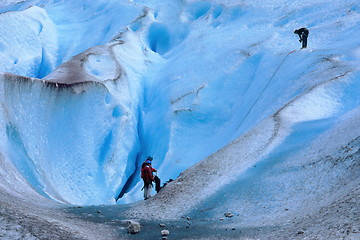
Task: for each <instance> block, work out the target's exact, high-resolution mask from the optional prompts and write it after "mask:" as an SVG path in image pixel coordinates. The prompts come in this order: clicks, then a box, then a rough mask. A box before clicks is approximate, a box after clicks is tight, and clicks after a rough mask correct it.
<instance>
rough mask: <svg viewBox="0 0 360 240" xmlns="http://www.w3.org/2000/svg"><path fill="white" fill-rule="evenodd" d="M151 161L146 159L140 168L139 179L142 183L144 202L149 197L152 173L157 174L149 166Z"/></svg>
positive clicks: (148, 158)
mask: <svg viewBox="0 0 360 240" xmlns="http://www.w3.org/2000/svg"><path fill="white" fill-rule="evenodd" d="M152 160H153V158H152V157H147V158H146V160H145V162H144V163H143V164H142V166H141V178H142V179H143V181H144V187H143V189H144V200H146V199H148V198H150V197H151V190H152V187H153V185H152V182H153V181H155V179H154V175H153V172H157V170H156V169H155V168H153V167H152V166H151V161H152Z"/></svg>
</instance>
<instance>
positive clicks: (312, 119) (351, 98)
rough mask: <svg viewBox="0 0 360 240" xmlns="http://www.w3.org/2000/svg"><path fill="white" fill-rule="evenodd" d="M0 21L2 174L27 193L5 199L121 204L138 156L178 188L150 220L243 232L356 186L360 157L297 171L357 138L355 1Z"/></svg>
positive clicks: (23, 14) (50, 2) (119, 7)
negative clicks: (236, 224) (225, 216)
mask: <svg viewBox="0 0 360 240" xmlns="http://www.w3.org/2000/svg"><path fill="white" fill-rule="evenodd" d="M0 11H1V14H0V33H1V34H0V71H1V73H0V103H1V110H0V160H1V162H2V165H1V167H2V168H3V169H0V170H1V171H0V174H1V176H2V177H1V179H10V180H11V179H12V178H14V179H15V178H16V179H21V178H23V179H25V182H26V183H27V184H29V186H26V187H24V185H23V184H20V183H17V181H14V182H13V183H12V181H8V182H4V183H2V188H3V189H6V191H7V192H10V193H11V192H12V191H13V190H11V189H16V188H21V189H23V191H24V192H25V195H26V193H28V192H31V191H32V189H34V190H35V191H36V192H37V193H39V194H40V195H42V196H44V197H45V198H49V199H53V200H55V201H57V202H60V203H69V204H75V205H82V206H84V205H102V204H105V205H112V204H115V203H116V202H115V199H116V198H117V197H118V196H119V197H120V199H119V200H118V201H117V203H118V204H124V203H133V202H136V201H139V200H141V199H142V192H141V188H142V181H141V179H140V173H139V171H140V169H139V168H140V166H141V163H142V162H143V161H144V159H145V158H146V157H147V156H149V155H150V156H153V157H154V162H153V166H154V167H155V168H157V169H158V175H159V177H160V178H161V179H162V180H163V181H166V180H168V179H177V178H178V181H177V182H176V183H174V184H173V186H172V188H171V187H169V190H168V191H166V189H164V191H162V192H160V193H161V194H159V195H160V196H159V197H158V198H157V199H156V197H155V199H154V204H153V205H152V206H151V207H152V208H153V209H156V210H158V211H157V212H159V214H165V213H166V214H168V215H169V218H171V217H172V216H176V217H178V216H180V215H181V214H182V213H183V212H189V214H194V218H196V214H195V213H194V211H195V210H194V209H213V210H209V211H207V216H208V217H214V216H218V215H219V214H221V213H222V212H224V211H226V210H231V211H233V212H237V213H238V214H242V215H244V216H247V217H249V218H250V217H252V220H251V221H252V222H251V221H250V220H249V222H248V224H251V223H256V222H258V221H260V220H261V219H262V220H263V221H265V220H264V219H267V218H269V216H270V215H271V214H273V215H274V212H271V211H272V210H274V209H276V208H278V207H279V202H280V203H281V204H282V206H281V207H283V206H285V207H284V208H291V206H296V207H297V208H298V209H302V207H303V206H305V204H308V203H309V202H313V201H317V200H319V199H322V198H321V197H322V196H325V195H326V194H328V195H331V193H333V191H335V190H334V189H336V186H337V184H339V183H340V182H341V183H343V182H347V181H348V182H353V181H354V182H356V181H359V174H358V173H357V172H356V171H355V170H354V169H358V168H359V166H358V164H357V165H356V162H358V159H357V160H356V159H351V161H350V160H349V161H350V162H346V161H345V162H341V163H338V164H335V165H336V166H335V165H334V166H335V167H334V166H332V165H331V164H330V163H329V162H327V161H325V163H324V164H323V165H321V166H319V167H318V168H314V169H311V170H308V169H307V166H309V165H311V164H310V162H311V161H314V162H316V161H315V159H325V157H326V155H328V156H333V155H336V156H338V157H339V158H341V157H344V156H345V155H346V154H348V152H342V153H341V154H339V151H340V150H336V149H343V148H344V146H347V147H349V146H350V145H349V144H350V142H351V141H353V140H354V139H357V137H358V136H360V135H358V134H359V128H358V126H357V125H358V124H357V121H356V119H358V117H359V114H358V113H359V106H360V97H359V94H358V92H359V89H360V83H359V77H360V72H359V69H360V65H359V59H360V41H359V38H358V37H357V33H358V32H359V30H360V24H359V23H360V7H359V4H358V2H357V1H355V0H345V1H340V2H336V3H331V4H329V3H328V2H327V1H322V0H319V1H310V0H303V1H285V0H276V1H267V0H266V1H260V0H255V1H241V0H234V1H217V0H212V1H195V0H188V1H181V0H173V1H160V0H150V1H144V0H132V1H126V0H118V1H114V0H113V1H105V0H99V1H90V0H81V1H71V0H63V1H60V0H26V1H16V0H11V1H10V0H9V1H5V2H4V3H0ZM304 26H306V27H307V28H308V29H309V30H310V35H309V40H308V48H307V49H303V50H299V48H300V47H301V46H300V43H299V42H298V39H297V36H296V35H295V34H293V31H294V29H296V28H300V27H304ZM354 141H355V140H354ZM354 141H353V142H354ZM353 142H351V143H353ZM355 142H356V141H355ZM356 143H357V142H356ZM351 146H352V147H351V150H349V152H351V153H352V154H353V155H354V154H356V153H357V149H358V148H359V145H356V144H355V145H351ZM349 148H350V147H349ZM332 151H334V153H332ZM336 151H337V152H336ZM321 154H322V155H321ZM332 154H333V155H332ZM353 155H352V157H353ZM346 156H347V155H346ZM329 158H330V157H329ZM349 158H350V157H349ZM329 164H330V165H331V166H330V165H329ZM8 166H12V167H11V169H13V170H11V171H12V172H11V174H12V175H11V174H10V175H7V174H6V173H5V172H6V169H7V168H9V169H10V167H8ZM313 166H317V165H316V164H315V163H313ZM354 166H355V167H354ZM350 167H351V169H352V170H353V171H349V168H350ZM208 169H211V171H210V174H209V173H207V172H206V171H208ZM330 169H331V170H330ZM332 169H334V170H332ZM318 172H323V173H324V174H323V175H317V173H318ZM13 175H14V176H16V177H14V176H13ZM179 176H180V177H179ZM310 176H311V177H310ZM315 183H319V185H316V184H315ZM327 183H328V184H327ZM207 184H210V185H211V188H209V187H207ZM189 186H191V189H192V190H191V191H193V193H192V194H191V193H189V191H190V190H186V189H188V188H190V187H189ZM186 187H188V188H186ZM294 189H296V190H294ZM311 189H316V190H317V192H316V193H313V192H312V191H311ZM15 192H16V191H15ZM234 192H237V193H238V194H235V193H234ZM29 194H30V193H29ZM167 194H168V195H167ZM170 194H172V195H170ZM184 195H185V196H184ZM168 196H176V197H174V198H175V199H177V200H174V201H172V203H170V204H168V205H167V206H166V207H164V204H163V203H161V201H162V200H163V199H166V198H167V197H168ZM286 196H287V197H286ZM314 199H315V200H314ZM322 200H323V199H322ZM219 201H220V202H223V203H224V204H223V205H221V207H216V204H217V203H218V202H219ZM239 206H242V207H241V210H239V208H240V207H239ZM160 208H161V209H162V210H160ZM274 211H275V210H274ZM275 212H276V214H277V213H278V211H275ZM290 212H291V211H290ZM291 213H292V212H291ZM132 214H135V215H137V214H139V215H138V216H140V217H144V216H143V215H142V214H141V213H139V212H136V211H135V213H132ZM284 214H285V213H281V214H280V213H279V214H278V215H276V216H277V217H278V218H280V217H283V215H284ZM200 217H203V216H202V215H201V216H200Z"/></svg>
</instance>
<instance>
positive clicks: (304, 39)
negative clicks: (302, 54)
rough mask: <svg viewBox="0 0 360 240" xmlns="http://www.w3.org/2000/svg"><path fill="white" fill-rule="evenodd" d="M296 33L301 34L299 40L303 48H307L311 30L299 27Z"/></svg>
mask: <svg viewBox="0 0 360 240" xmlns="http://www.w3.org/2000/svg"><path fill="white" fill-rule="evenodd" d="M294 33H295V34H297V35H299V38H300V40H299V41H300V42H301V43H302V48H306V47H307V38H308V36H309V30H307V29H306V28H299V29H297V30H295V31H294Z"/></svg>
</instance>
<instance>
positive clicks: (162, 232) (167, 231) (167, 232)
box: [161, 230, 170, 236]
mask: <svg viewBox="0 0 360 240" xmlns="http://www.w3.org/2000/svg"><path fill="white" fill-rule="evenodd" d="M169 234H170V232H169V230H162V231H161V236H168V235H169Z"/></svg>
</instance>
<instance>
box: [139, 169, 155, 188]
mask: <svg viewBox="0 0 360 240" xmlns="http://www.w3.org/2000/svg"><path fill="white" fill-rule="evenodd" d="M141 178H142V179H143V180H144V183H146V184H151V182H152V181H153V178H154V177H153V174H152V170H151V167H150V166H148V165H146V166H144V167H143V168H142V169H141Z"/></svg>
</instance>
